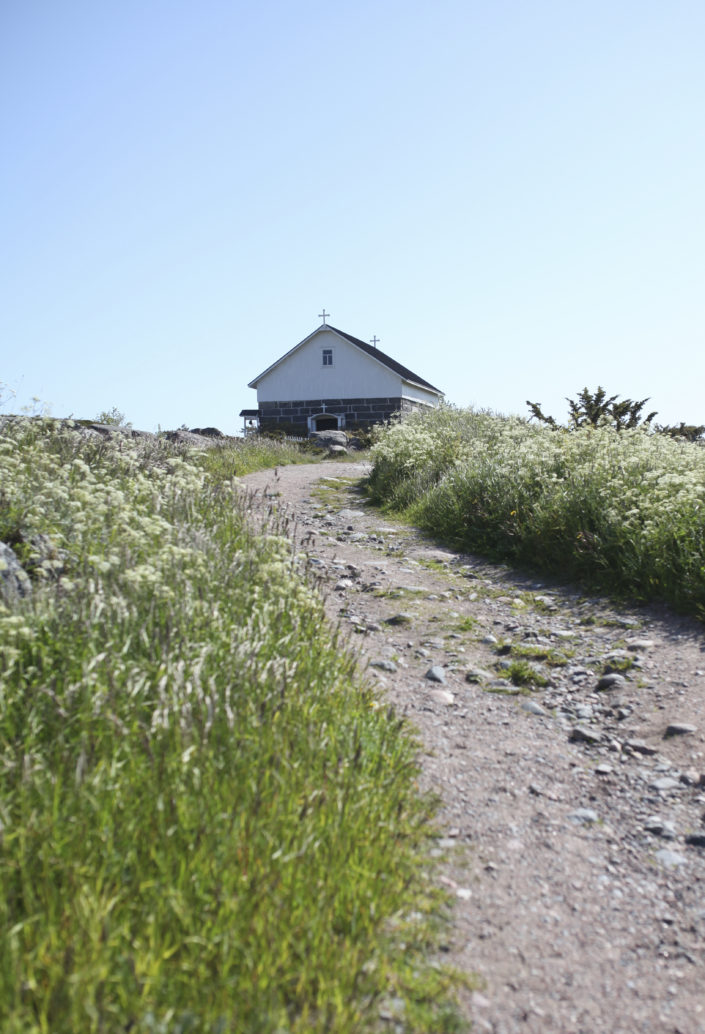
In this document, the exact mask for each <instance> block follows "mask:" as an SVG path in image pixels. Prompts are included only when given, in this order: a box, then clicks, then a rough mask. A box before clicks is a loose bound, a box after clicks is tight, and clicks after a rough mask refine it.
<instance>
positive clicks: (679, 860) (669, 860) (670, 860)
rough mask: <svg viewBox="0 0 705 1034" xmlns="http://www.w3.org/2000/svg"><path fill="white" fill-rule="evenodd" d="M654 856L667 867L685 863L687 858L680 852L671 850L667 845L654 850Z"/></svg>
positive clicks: (672, 867)
mask: <svg viewBox="0 0 705 1034" xmlns="http://www.w3.org/2000/svg"><path fill="white" fill-rule="evenodd" d="M654 857H655V858H656V861H657V862H660V863H661V865H665V866H666V868H667V869H674V868H676V867H677V866H679V865H686V864H687V859H686V858H684V857H683V855H682V854H678V852H677V851H671V850H670V849H669V848H668V847H662V848H661V850H660V851H657V852H656V854H655V855H654Z"/></svg>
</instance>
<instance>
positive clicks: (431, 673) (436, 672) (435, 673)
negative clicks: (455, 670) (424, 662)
mask: <svg viewBox="0 0 705 1034" xmlns="http://www.w3.org/2000/svg"><path fill="white" fill-rule="evenodd" d="M426 678H427V679H430V680H431V682H445V680H446V673H445V669H444V668H442V667H441V666H440V664H434V665H433V667H431V668H429V669H428V671H427V672H426Z"/></svg>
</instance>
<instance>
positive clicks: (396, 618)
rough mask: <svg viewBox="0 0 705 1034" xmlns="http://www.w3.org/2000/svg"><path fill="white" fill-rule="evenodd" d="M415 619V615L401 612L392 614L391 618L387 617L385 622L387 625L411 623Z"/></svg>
mask: <svg viewBox="0 0 705 1034" xmlns="http://www.w3.org/2000/svg"><path fill="white" fill-rule="evenodd" d="M413 620H414V618H413V615H411V614H404V613H399V614H392V616H391V617H390V618H385V619H384V623H385V624H386V625H410V624H411V622H412V621H413Z"/></svg>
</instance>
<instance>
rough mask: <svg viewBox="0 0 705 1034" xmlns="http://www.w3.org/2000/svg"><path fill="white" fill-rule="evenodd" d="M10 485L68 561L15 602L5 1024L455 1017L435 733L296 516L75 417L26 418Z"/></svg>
mask: <svg viewBox="0 0 705 1034" xmlns="http://www.w3.org/2000/svg"><path fill="white" fill-rule="evenodd" d="M0 484H1V485H2V495H1V496H0V539H3V540H4V541H6V542H8V541H9V542H11V543H12V544H13V547H14V548H15V550H16V552H17V553H18V555H19V556H20V557H22V559H23V560H24V562H25V563H27V565H28V566H30V567H31V563H32V558H33V556H34V555H35V554H36V553H37V551H42V552H43V554H44V557H45V558H46V555H47V549H49V550H50V551H51V552H52V555H53V558H54V562H53V566H52V565H49V566H47V565H44V566H42V567H37V568H36V569H35V570H36V572H37V574H35V579H36V581H35V586H34V592H33V594H32V596H31V598H29V599H25V600H16V601H14V602H13V603H12V604H11V605H9V606H5V607H3V606H1V605H0V886H1V888H2V894H1V895H0V1029H2V1030H3V1032H7V1034H20V1032H22V1034H33V1032H37V1034H38V1032H42V1034H49V1032H51V1034H62V1032H76V1031H81V1032H96V1034H98V1032H113V1031H128V1030H133V1031H139V1032H142V1031H150V1032H152V1031H158V1032H163V1034H167V1032H168V1034H172V1032H183V1031H221V1032H231V1034H236V1032H237V1034H247V1032H257V1034H269V1032H271V1034H275V1032H276V1034H279V1032H283V1031H287V1032H300V1034H304V1032H306V1034H308V1032H318V1031H320V1032H323V1031H326V1032H329V1031H330V1032H350V1034H352V1032H359V1031H365V1030H374V1029H377V1026H378V1014H379V1007H380V1003H381V1001H382V1000H384V999H385V998H388V997H391V998H392V999H394V1000H400V1001H401V1003H402V1004H401V1006H400V1007H399V1008H400V1010H401V1015H402V1017H403V1021H404V1029H405V1030H409V1031H425V1030H434V1031H451V1030H456V1029H458V1024H457V1018H456V1014H455V1011H454V1009H453V1007H452V1005H451V1004H449V997H448V993H447V992H448V987H449V985H450V983H452V980H451V978H450V976H449V975H447V974H445V973H444V972H443V971H442V970H440V969H437V968H435V967H434V966H433V965H432V964H431V962H430V961H429V952H430V951H432V949H433V946H434V944H435V939H434V938H435V936H436V935H435V934H434V926H435V923H436V922H437V920H438V916H439V913H440V911H441V902H440V901H439V899H438V897H437V896H436V895H435V894H434V892H433V891H432V890H430V889H429V881H428V877H427V870H428V866H429V861H428V843H429V832H430V829H431V827H430V820H431V813H432V808H431V805H430V803H429V801H428V800H426V799H423V798H421V797H420V796H419V794H418V792H417V790H416V784H415V775H416V766H415V760H414V756H415V747H414V743H413V741H412V739H411V738H410V736H409V734H408V732H407V730H406V729H405V728H404V726H403V724H402V723H401V722H400V721H399V720H398V719H397V718H396V717H395V716H394V715H393V714H391V713H387V712H386V711H385V710H384V709H382V708H380V707H379V704H378V701H377V700H376V698H375V697H374V696H373V695H372V694H371V692H370V691H369V690H368V689H366V688H364V687H362V686H361V684H360V682H359V679H358V678H357V677H356V675H355V665H354V661H353V659H352V658H351V657H350V655H349V654H348V653H346V651H345V650H344V649H343V648H342V647H341V644H340V643H338V642H337V641H336V638H335V635H334V634H333V633H332V632H330V631H328V630H326V627H325V625H324V622H323V614H322V608H321V604H320V601H319V600H318V598H317V597H316V596H315V594H314V593H313V591H312V590H310V589H309V588H308V586H307V584H306V582H305V581H304V580H303V578H302V576H301V572H300V571H299V570H298V567H297V565H298V561H297V558H296V557H292V554H291V551H290V546H289V542H288V540H287V539H286V538H285V537H284V536H283V535H282V534H281V532H282V530H283V529H281V528H276V527H273V528H270V529H269V531H268V532H267V533H266V534H263V535H258V536H255V535H254V533H253V532H252V531H251V530H250V528H249V526H248V523H247V514H246V513H245V512H244V511H243V503H242V500H241V498H240V497H239V496H238V495H237V493H236V491H235V488H234V486H233V484H232V483H230V482H229V481H227V480H223V479H221V478H214V477H212V476H209V474H208V473H207V472H206V471H204V470H203V469H202V467H200V466H199V465H198V464H197V463H196V462H194V461H191V460H189V459H188V457H187V456H178V455H175V454H173V452H172V451H171V450H170V449H169V448H168V447H167V446H165V445H163V444H161V443H152V444H149V443H147V444H145V443H141V442H130V441H114V442H109V441H108V442H105V441H104V442H99V443H95V442H91V441H86V440H84V439H82V438H81V437H80V436H79V434H77V433H75V432H73V431H72V430H71V429H69V428H61V427H59V426H58V425H56V424H52V423H45V424H43V423H41V422H37V421H27V422H17V423H14V424H13V425H12V426H11V427H6V428H5V429H4V432H3V434H2V436H1V437H0ZM37 534H41V535H44V536H48V537H49V546H48V544H47V539H44V540H37V539H36V538H35V536H36V535H37ZM40 570H41V571H42V572H44V575H45V581H44V582H41V580H39V577H38V572H39V571H40ZM52 571H53V574H52Z"/></svg>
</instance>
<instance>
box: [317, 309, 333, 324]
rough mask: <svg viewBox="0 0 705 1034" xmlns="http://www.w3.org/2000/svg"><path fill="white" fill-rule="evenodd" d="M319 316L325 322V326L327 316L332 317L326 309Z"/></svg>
mask: <svg viewBox="0 0 705 1034" xmlns="http://www.w3.org/2000/svg"><path fill="white" fill-rule="evenodd" d="M318 315H319V317H320V318H321V319H322V320H323V322H324V324H325V322H326V316H330V313H329V312H326V310H325V309H324V310H323V312H319V313H318Z"/></svg>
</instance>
